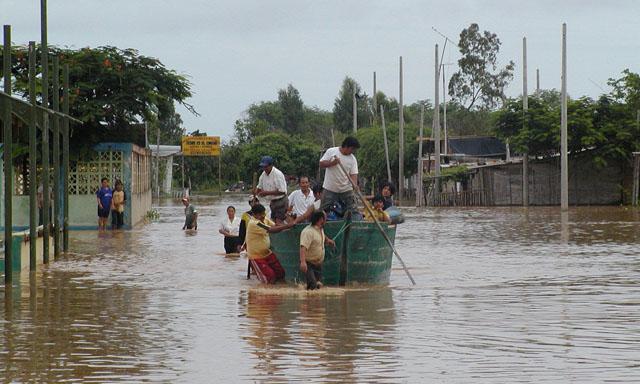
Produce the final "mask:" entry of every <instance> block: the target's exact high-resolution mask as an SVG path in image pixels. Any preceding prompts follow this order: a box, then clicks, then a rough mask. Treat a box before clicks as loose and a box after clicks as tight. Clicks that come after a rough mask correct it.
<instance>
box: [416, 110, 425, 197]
mask: <svg viewBox="0 0 640 384" xmlns="http://www.w3.org/2000/svg"><path fill="white" fill-rule="evenodd" d="M423 139H424V104H422V106H421V107H420V141H419V142H418V183H417V184H418V185H417V188H416V207H422V203H423V201H424V199H423V198H422V183H423V181H422V177H423V175H422V173H423V169H422V140H423Z"/></svg>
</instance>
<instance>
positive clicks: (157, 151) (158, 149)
mask: <svg viewBox="0 0 640 384" xmlns="http://www.w3.org/2000/svg"><path fill="white" fill-rule="evenodd" d="M156 125H157V130H156V134H157V136H156V140H157V141H156V188H157V191H156V196H157V197H158V204H160V122H156Z"/></svg>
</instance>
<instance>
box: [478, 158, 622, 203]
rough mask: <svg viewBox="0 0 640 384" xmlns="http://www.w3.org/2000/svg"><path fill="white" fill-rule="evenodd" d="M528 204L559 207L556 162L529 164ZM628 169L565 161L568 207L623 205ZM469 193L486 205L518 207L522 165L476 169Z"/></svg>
mask: <svg viewBox="0 0 640 384" xmlns="http://www.w3.org/2000/svg"><path fill="white" fill-rule="evenodd" d="M529 168H530V174H529V204H530V205H559V204H560V165H559V159H552V160H550V161H544V162H533V161H530V162H529ZM628 171H629V170H628V169H627V168H626V167H625V166H624V164H621V163H613V162H611V163H610V164H609V165H608V166H606V167H602V168H600V167H597V166H596V165H595V164H594V163H593V162H592V161H591V160H585V159H570V161H569V204H571V205H608V204H621V203H623V202H624V193H623V189H624V188H625V186H626V184H627V180H628V175H627V173H628ZM471 185H472V190H484V191H485V192H486V195H487V205H522V163H513V164H503V165H495V166H490V167H484V168H479V169H478V170H477V172H476V173H475V174H474V175H473V177H472V182H471Z"/></svg>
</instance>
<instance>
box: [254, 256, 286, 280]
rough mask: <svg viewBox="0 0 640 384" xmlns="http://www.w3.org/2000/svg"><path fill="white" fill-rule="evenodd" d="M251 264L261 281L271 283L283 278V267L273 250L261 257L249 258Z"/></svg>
mask: <svg viewBox="0 0 640 384" xmlns="http://www.w3.org/2000/svg"><path fill="white" fill-rule="evenodd" d="M251 266H252V267H253V269H254V270H255V272H256V275H257V276H258V279H259V280H260V281H261V282H263V283H269V284H273V283H275V282H276V281H277V280H280V279H284V268H282V265H280V262H279V261H278V258H277V257H276V255H275V254H274V253H273V252H271V253H270V254H269V256H267V257H263V258H262V259H251Z"/></svg>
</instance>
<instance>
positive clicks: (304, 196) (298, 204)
mask: <svg viewBox="0 0 640 384" xmlns="http://www.w3.org/2000/svg"><path fill="white" fill-rule="evenodd" d="M298 185H299V186H300V189H296V190H295V191H293V192H291V194H289V198H288V199H289V209H290V210H291V213H293V214H294V215H295V217H298V216H300V215H304V213H305V212H306V211H307V208H309V207H310V206H312V205H313V202H314V201H315V198H314V196H313V193H311V189H310V188H309V177H307V176H300V178H299V179H298Z"/></svg>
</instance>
